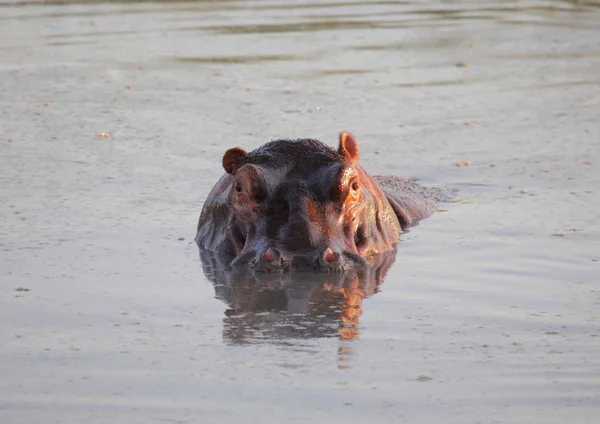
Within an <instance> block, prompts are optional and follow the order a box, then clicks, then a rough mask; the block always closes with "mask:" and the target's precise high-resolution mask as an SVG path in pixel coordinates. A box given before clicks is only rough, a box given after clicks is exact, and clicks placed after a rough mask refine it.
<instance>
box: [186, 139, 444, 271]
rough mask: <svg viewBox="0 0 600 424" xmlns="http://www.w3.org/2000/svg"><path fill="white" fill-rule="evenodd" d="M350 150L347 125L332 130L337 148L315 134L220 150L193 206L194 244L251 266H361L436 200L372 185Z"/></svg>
mask: <svg viewBox="0 0 600 424" xmlns="http://www.w3.org/2000/svg"><path fill="white" fill-rule="evenodd" d="M358 159H359V145H358V141H357V139H356V138H355V137H354V136H353V135H352V134H350V133H349V132H342V133H340V136H339V146H338V148H337V150H335V149H332V148H331V147H329V146H327V145H325V144H324V143H322V142H321V141H319V140H314V139H297V140H288V139H282V140H274V141H270V142H268V143H266V144H264V145H263V146H261V147H259V148H257V149H256V150H253V151H251V152H250V153H248V152H246V151H245V150H243V149H242V148H240V147H234V148H231V149H229V150H227V151H226V152H225V154H224V155H223V168H224V169H225V172H226V173H225V174H224V175H223V176H222V177H221V179H220V180H219V181H218V182H217V183H216V185H215V186H214V188H213V189H212V191H211V192H210V194H209V195H208V197H207V199H206V201H205V203H204V207H203V208H202V212H201V214H200V219H199V222H198V232H197V235H196V242H197V243H198V246H199V247H200V250H201V251H202V250H206V251H210V252H212V253H215V254H217V255H218V256H219V257H220V258H221V259H222V260H223V261H225V262H226V263H229V264H230V266H231V267H232V268H237V269H250V270H253V271H289V270H296V269H303V270H306V269H310V270H318V271H319V270H321V271H342V270H347V269H356V268H364V267H368V266H369V264H371V263H373V257H374V256H376V255H378V254H381V253H384V252H389V251H392V250H394V249H395V246H396V244H397V243H398V241H399V237H400V233H401V232H402V231H405V230H406V229H407V228H408V227H410V226H411V225H414V224H415V223H416V222H418V221H419V220H420V219H422V218H425V217H428V216H429V215H431V214H432V213H433V211H434V210H435V207H434V206H432V203H431V202H428V201H426V200H425V199H424V198H420V197H419V196H418V195H417V196H415V195H414V193H412V194H413V195H410V194H411V193H403V192H402V191H394V190H390V189H385V188H383V187H381V186H380V184H378V182H377V181H376V179H374V178H373V177H372V176H370V175H369V174H368V173H367V172H366V171H365V170H364V169H363V167H362V166H361V165H360V164H359V162H358Z"/></svg>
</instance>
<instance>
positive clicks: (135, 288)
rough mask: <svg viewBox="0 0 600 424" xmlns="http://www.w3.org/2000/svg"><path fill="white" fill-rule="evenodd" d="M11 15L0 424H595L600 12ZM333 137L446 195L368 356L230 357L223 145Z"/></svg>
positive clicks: (380, 303)
mask: <svg viewBox="0 0 600 424" xmlns="http://www.w3.org/2000/svg"><path fill="white" fill-rule="evenodd" d="M3 3H4V5H3V6H1V7H0V93H1V94H0V199H1V201H0V216H1V217H2V224H1V226H0V376H2V377H1V378H0V422H2V423H3V424H5V423H6V424H16V423H23V424H31V423H78V422H85V423H104V422H111V423H113V424H114V423H127V424H131V423H164V422H174V423H200V422H219V423H229V422H231V423H233V422H240V421H241V422H245V423H255V422H256V423H258V422H260V423H265V422H302V423H304V422H315V423H329V422H347V423H354V422H361V423H362V422H365V421H366V422H370V421H377V422H379V423H402V422H406V423H560V424H563V423H565V422H569V423H595V422H597V420H598V415H599V414H600V327H599V325H600V281H599V280H600V263H599V260H600V243H599V242H600V240H599V235H600V232H599V230H600V225H599V224H598V221H599V219H600V194H599V191H598V188H599V185H600V172H599V170H600V4H599V3H598V2H590V1H579V2H569V1H488V2H486V1H464V2H450V1H437V2H433V1H432V2H419V1H406V2H386V1H345V2H341V1H340V2H317V1H308V0H302V1H282V0H275V1H263V0H257V1H196V2H187V3H94V4H89V3H87V4H77V3H76V4H64V5H60V4H55V5H53V4H44V5H35V4H29V5H14V4H11V2H6V1H3ZM461 62H463V63H461ZM457 65H463V66H457ZM464 65H466V66H464ZM342 130H345V131H351V132H353V133H354V134H355V135H356V136H357V137H358V139H359V140H360V143H361V162H362V164H363V166H364V167H365V168H366V169H367V170H369V171H371V172H373V173H383V174H395V175H401V176H403V177H409V178H415V179H417V180H418V181H419V182H420V183H421V184H426V185H436V186H441V187H448V188H458V189H459V190H460V192H459V196H458V199H457V201H456V202H454V203H451V204H445V205H440V209H442V210H441V211H440V212H439V213H437V214H436V215H434V216H433V217H432V218H430V219H428V220H426V221H423V222H422V224H421V225H420V226H418V227H416V228H415V229H413V230H412V231H411V232H409V233H407V234H406V235H404V236H403V240H402V242H401V243H400V244H399V246H398V255H397V259H396V262H395V264H394V265H393V267H392V269H391V270H390V271H389V273H388V275H387V277H386V279H385V281H384V283H383V284H382V285H381V287H380V288H379V293H377V294H374V295H372V296H370V297H368V298H366V299H365V300H364V302H363V304H362V315H361V317H360V324H359V327H358V334H357V336H356V337H355V338H354V339H352V340H343V339H342V338H340V337H319V334H317V335H307V336H306V337H302V331H303V329H302V328H301V327H300V328H298V329H297V330H298V331H297V333H299V334H300V336H297V337H289V336H287V335H286V334H284V333H283V332H279V331H277V328H278V319H280V318H281V315H278V314H274V313H273V314H269V313H263V314H262V315H261V316H262V318H263V320H264V321H266V324H264V325H265V326H267V327H268V326H269V325H270V326H271V327H269V328H266V327H260V328H257V329H256V331H255V332H254V333H252V332H250V334H249V336H248V338H247V340H246V341H245V343H232V342H231V341H230V340H228V339H227V337H226V331H225V327H226V322H227V320H228V319H230V318H228V317H225V315H224V312H225V310H226V309H227V308H228V306H227V305H226V304H225V303H224V302H223V301H222V300H220V299H218V298H216V297H215V288H214V287H213V284H212V283H211V282H209V281H208V280H207V279H206V277H205V276H204V274H203V272H202V266H201V263H200V260H199V258H198V251H197V249H196V247H195V245H194V243H193V240H192V239H193V236H194V232H195V225H196V221H197V217H198V214H199V211H200V208H201V206H202V203H203V200H204V198H205V197H206V195H207V194H208V192H209V190H210V188H211V187H212V185H213V184H214V182H215V181H216V180H217V179H218V178H219V176H220V175H221V174H222V168H221V165H220V161H221V157H222V155H223V152H224V151H225V150H226V149H228V148H230V147H234V146H242V147H244V148H246V149H247V150H250V149H252V148H255V147H257V146H259V145H261V144H263V143H264V142H266V141H268V140H270V139H274V138H281V137H285V138H297V137H314V138H319V139H321V140H323V141H325V142H327V143H329V144H331V145H336V143H337V134H338V132H339V131H342ZM100 133H110V136H109V137H106V138H103V137H101V136H98V135H99V134H100ZM461 161H469V162H470V165H468V166H459V167H457V166H455V164H456V163H457V162H461ZM492 165H494V166H492ZM253 334H254V335H255V337H253Z"/></svg>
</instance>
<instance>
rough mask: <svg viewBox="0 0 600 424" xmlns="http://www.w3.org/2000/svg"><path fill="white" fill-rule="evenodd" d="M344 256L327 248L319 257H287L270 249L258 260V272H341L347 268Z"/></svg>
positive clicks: (273, 248) (256, 267)
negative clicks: (301, 270)
mask: <svg viewBox="0 0 600 424" xmlns="http://www.w3.org/2000/svg"><path fill="white" fill-rule="evenodd" d="M347 264H348V261H347V260H346V258H345V257H344V255H342V254H340V253H338V252H334V251H333V250H332V249H331V248H330V247H327V248H326V249H325V250H323V251H322V252H321V253H320V254H317V255H286V254H283V253H282V252H281V251H280V250H279V249H277V248H276V247H269V248H268V249H267V250H265V251H264V252H263V253H262V254H260V255H258V257H257V259H256V266H255V269H256V270H257V271H263V272H272V271H287V270H290V269H298V268H302V269H314V270H316V271H328V272H339V271H343V270H345V269H346V268H347Z"/></svg>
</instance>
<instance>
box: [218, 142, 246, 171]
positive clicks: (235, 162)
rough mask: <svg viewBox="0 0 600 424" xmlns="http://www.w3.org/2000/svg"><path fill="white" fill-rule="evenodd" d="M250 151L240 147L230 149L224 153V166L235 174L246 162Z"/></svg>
mask: <svg viewBox="0 0 600 424" xmlns="http://www.w3.org/2000/svg"><path fill="white" fill-rule="evenodd" d="M247 159H248V153H246V151H245V150H244V149H242V148H240V147H234V148H233V149H229V150H227V151H226V152H225V154H224V155H223V168H225V171H227V173H228V174H235V173H236V172H237V170H238V169H240V167H241V166H242V165H244V164H245V163H246V160H247Z"/></svg>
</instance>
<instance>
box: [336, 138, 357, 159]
mask: <svg viewBox="0 0 600 424" xmlns="http://www.w3.org/2000/svg"><path fill="white" fill-rule="evenodd" d="M338 153H339V154H340V155H342V156H344V157H345V158H346V160H348V162H350V163H356V162H357V161H358V153H359V149H358V141H356V138H354V136H353V135H352V134H350V133H349V132H345V131H344V132H341V133H340V147H339V148H338Z"/></svg>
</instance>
